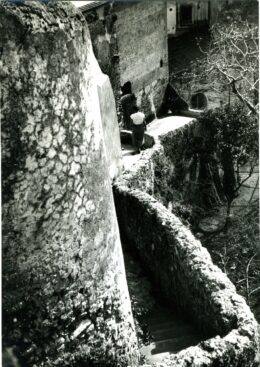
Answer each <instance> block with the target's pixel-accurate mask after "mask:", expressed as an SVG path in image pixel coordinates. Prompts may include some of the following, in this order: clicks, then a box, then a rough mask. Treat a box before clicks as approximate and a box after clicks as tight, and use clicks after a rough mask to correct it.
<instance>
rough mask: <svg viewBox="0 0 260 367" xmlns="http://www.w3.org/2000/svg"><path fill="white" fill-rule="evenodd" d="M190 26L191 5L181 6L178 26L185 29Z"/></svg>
mask: <svg viewBox="0 0 260 367" xmlns="http://www.w3.org/2000/svg"><path fill="white" fill-rule="evenodd" d="M190 24H192V5H181V7H180V26H181V27H185V26H188V25H190Z"/></svg>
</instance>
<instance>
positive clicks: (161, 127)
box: [122, 116, 193, 170]
mask: <svg viewBox="0 0 260 367" xmlns="http://www.w3.org/2000/svg"><path fill="white" fill-rule="evenodd" d="M192 120H193V118H191V117H184V116H168V117H164V118H162V119H155V120H153V121H152V122H151V123H150V124H149V125H148V126H147V133H148V134H149V135H151V136H153V137H156V136H160V135H164V134H167V133H168V132H169V131H173V130H176V129H178V128H180V127H181V126H183V125H185V124H187V123H189V122H190V121H192ZM134 151H135V149H134V147H133V146H132V145H129V144H122V154H123V164H124V170H129V169H131V167H132V166H133V165H134V164H135V163H136V162H137V161H138V159H139V158H140V154H136V155H133V153H134ZM141 154H142V153H141Z"/></svg>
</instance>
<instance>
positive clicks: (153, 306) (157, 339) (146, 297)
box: [124, 252, 203, 363]
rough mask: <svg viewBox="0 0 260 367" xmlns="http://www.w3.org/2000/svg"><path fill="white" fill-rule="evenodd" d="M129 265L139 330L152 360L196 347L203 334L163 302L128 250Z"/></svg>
mask: <svg viewBox="0 0 260 367" xmlns="http://www.w3.org/2000/svg"><path fill="white" fill-rule="evenodd" d="M124 258H125V267H126V275H127V282H128V287H129V293H130V298H131V303H132V309H133V314H134V317H135V320H136V321H137V324H138V327H137V330H139V331H140V329H142V330H143V332H141V334H140V335H141V337H140V335H139V339H141V340H142V344H143V345H142V346H141V354H142V355H143V356H144V357H145V358H146V359H147V361H148V362H151V363H155V362H161V361H162V360H163V359H164V358H165V357H167V356H169V355H170V354H174V353H178V352H179V351H181V350H182V349H185V348H188V347H190V346H194V345H196V344H198V343H199V342H200V341H202V340H203V336H202V335H201V334H200V333H199V332H198V331H197V330H196V329H195V328H194V326H193V325H192V324H191V323H190V322H189V321H187V320H186V319H185V315H183V317H181V316H180V315H179V314H177V312H175V311H174V308H173V307H170V306H167V305H164V304H162V303H161V301H160V299H159V297H158V296H155V294H156V293H155V289H153V287H152V284H151V282H150V280H149V278H148V276H147V274H146V273H145V271H144V270H143V269H142V267H141V265H140V263H139V261H138V260H137V259H136V258H135V257H133V255H131V254H129V253H128V252H127V253H126V252H125V253H124Z"/></svg>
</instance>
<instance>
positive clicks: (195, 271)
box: [114, 138, 259, 367]
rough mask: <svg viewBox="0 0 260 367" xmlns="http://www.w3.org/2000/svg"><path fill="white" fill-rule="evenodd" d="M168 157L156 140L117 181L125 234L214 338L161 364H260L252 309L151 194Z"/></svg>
mask: <svg viewBox="0 0 260 367" xmlns="http://www.w3.org/2000/svg"><path fill="white" fill-rule="evenodd" d="M163 155H164V149H163V146H162V144H161V143H160V141H159V140H158V139H156V138H155V144H154V146H153V147H152V148H151V149H148V150H146V151H145V152H143V153H142V154H141V156H140V159H139V161H138V163H137V164H136V165H135V166H133V167H132V168H131V170H129V171H126V172H125V173H124V174H123V175H122V176H121V177H120V178H119V179H117V181H116V182H115V184H114V196H115V202H116V209H117V215H118V219H119V225H120V229H121V235H122V236H123V238H124V240H125V243H131V246H133V247H134V248H135V250H137V252H138V254H139V258H140V259H141V260H142V262H143V263H144V264H145V266H146V267H147V268H148V269H149V271H150V273H151V274H152V276H153V280H154V282H155V283H156V284H157V285H158V286H159V289H161V290H162V293H163V296H164V298H166V299H167V300H168V303H169V305H171V304H173V305H174V306H177V307H179V309H180V310H181V312H182V313H184V314H187V315H189V316H190V317H191V318H192V319H193V321H194V323H196V324H197V326H198V327H199V328H200V330H201V331H202V332H203V333H204V335H205V336H206V337H207V338H210V339H208V340H206V341H204V342H201V343H200V344H198V345H197V346H195V347H190V348H188V349H185V350H183V351H181V352H179V353H177V354H175V355H172V356H170V357H169V358H167V359H165V360H163V362H161V363H158V364H155V366H158V367H188V366H193V367H202V366H203V367H207V366H212V367H213V366H218V367H227V366H229V367H242V366H243V367H252V366H254V367H256V366H257V365H258V363H257V362H256V356H257V351H258V350H259V344H258V343H259V341H258V331H257V323H256V321H255V319H254V316H253V314H252V312H251V311H250V309H249V307H248V306H247V305H246V303H245V301H244V299H243V298H242V297H241V296H239V295H238V294H237V293H236V290H235V287H234V285H233V284H232V283H231V282H230V280H229V279H228V278H227V276H226V275H225V274H224V273H222V271H221V270H220V269H219V268H218V267H216V266H214V265H213V263H212V260H211V258H210V255H209V253H208V251H207V250H206V249H205V248H203V247H202V246H201V244H200V242H199V241H198V240H196V239H195V238H194V236H193V235H192V233H191V232H190V230H189V229H187V228H186V227H185V226H184V225H183V224H182V223H181V221H180V220H179V219H178V218H177V217H176V216H175V215H173V214H171V213H170V212H169V211H168V210H167V209H166V208H165V207H164V206H163V205H162V204H160V203H159V202H158V201H157V200H156V199H154V198H153V197H152V196H151V195H152V194H153V189H154V184H155V182H154V169H155V166H156V160H157V158H158V156H163ZM143 367H150V365H149V364H147V365H145V366H143Z"/></svg>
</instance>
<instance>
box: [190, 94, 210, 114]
mask: <svg viewBox="0 0 260 367" xmlns="http://www.w3.org/2000/svg"><path fill="white" fill-rule="evenodd" d="M190 104H191V108H192V109H194V110H204V109H205V108H207V106H208V100H207V97H206V96H205V94H204V93H202V92H199V93H195V94H193V95H192V96H191V100H190Z"/></svg>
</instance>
